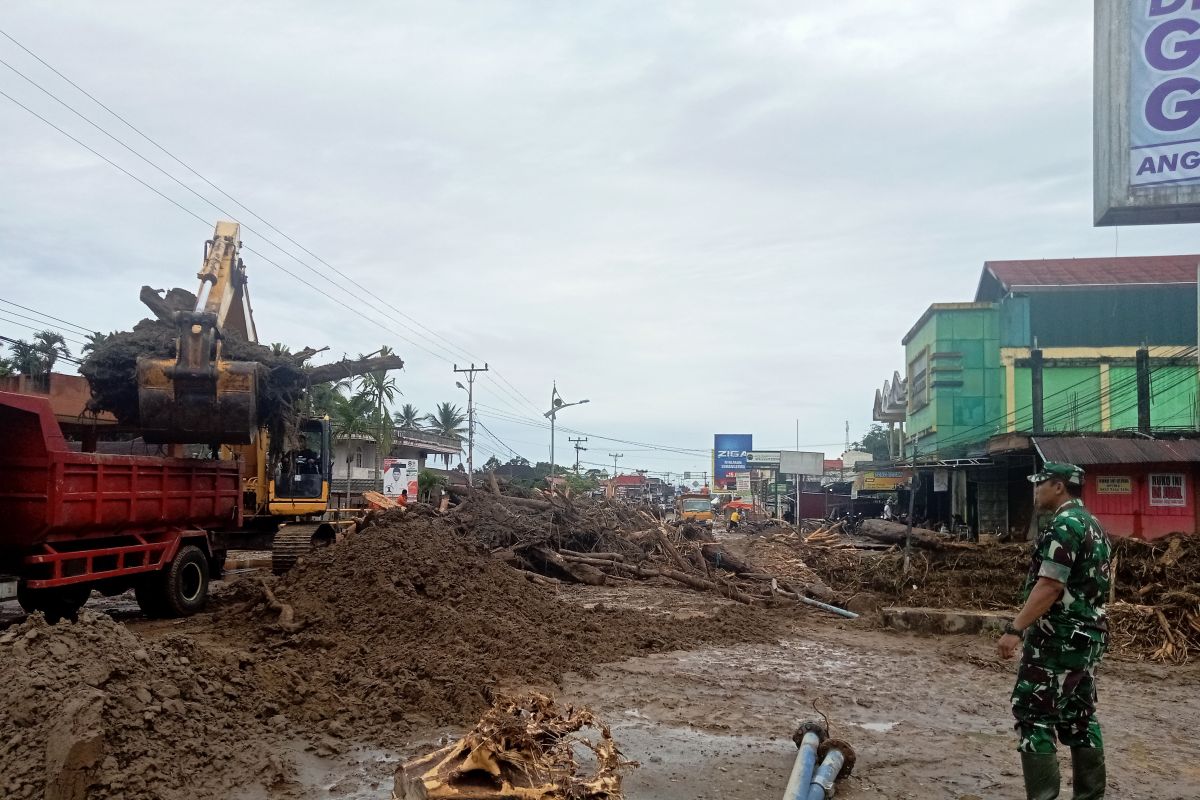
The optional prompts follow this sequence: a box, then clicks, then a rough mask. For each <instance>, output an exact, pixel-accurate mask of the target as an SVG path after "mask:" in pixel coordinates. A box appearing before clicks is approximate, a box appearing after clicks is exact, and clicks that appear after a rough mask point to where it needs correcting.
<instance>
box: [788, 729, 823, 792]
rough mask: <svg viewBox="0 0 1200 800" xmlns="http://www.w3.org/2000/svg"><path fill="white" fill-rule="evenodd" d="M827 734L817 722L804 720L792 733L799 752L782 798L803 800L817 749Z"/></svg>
mask: <svg viewBox="0 0 1200 800" xmlns="http://www.w3.org/2000/svg"><path fill="white" fill-rule="evenodd" d="M828 735H829V734H828V732H827V731H826V730H825V726H824V725H822V724H821V723H819V722H805V723H804V724H802V725H801V726H800V727H799V728H797V729H796V732H795V733H793V734H792V741H793V742H795V743H796V747H798V748H799V752H797V753H796V761H795V762H794V763H793V764H792V774H791V775H790V776H789V778H788V783H787V788H786V789H784V790H783V800H805V798H806V797H807V796H808V789H809V785H810V784H811V783H812V776H813V770H814V769H815V768H816V766H817V749H818V748H819V747H820V746H821V742H823V741H825V738H826V737H827V736H828Z"/></svg>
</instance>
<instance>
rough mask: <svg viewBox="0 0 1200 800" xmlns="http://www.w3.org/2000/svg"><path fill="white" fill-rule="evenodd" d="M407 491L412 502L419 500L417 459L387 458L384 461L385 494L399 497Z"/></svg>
mask: <svg viewBox="0 0 1200 800" xmlns="http://www.w3.org/2000/svg"><path fill="white" fill-rule="evenodd" d="M405 489H407V490H408V497H409V499H410V500H414V501H415V500H416V499H417V459H415V458H385V459H384V460H383V493H384V494H386V495H387V496H388V497H399V496H400V492H401V491H403V490H405Z"/></svg>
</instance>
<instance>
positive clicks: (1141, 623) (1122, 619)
mask: <svg viewBox="0 0 1200 800" xmlns="http://www.w3.org/2000/svg"><path fill="white" fill-rule="evenodd" d="M1113 544H1114V548H1113V552H1114V560H1113V571H1114V573H1115V575H1116V592H1115V593H1116V599H1117V600H1118V601H1120V602H1117V603H1113V604H1111V605H1110V606H1109V633H1110V636H1111V637H1112V643H1113V646H1114V647H1115V648H1119V649H1120V650H1122V651H1124V652H1127V653H1130V654H1133V655H1137V656H1139V657H1143V658H1148V659H1151V660H1153V661H1169V662H1173V663H1176V664H1183V663H1186V662H1187V661H1189V660H1191V659H1192V658H1195V657H1196V656H1197V655H1200V542H1197V541H1196V539H1195V538H1194V537H1188V536H1172V537H1169V538H1167V539H1159V540H1157V541H1155V542H1151V543H1147V542H1141V541H1138V540H1136V539H1115V540H1114V542H1113Z"/></svg>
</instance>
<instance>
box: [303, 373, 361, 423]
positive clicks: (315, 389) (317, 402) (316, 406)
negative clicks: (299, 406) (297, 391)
mask: <svg viewBox="0 0 1200 800" xmlns="http://www.w3.org/2000/svg"><path fill="white" fill-rule="evenodd" d="M348 388H350V382H349V381H337V382H336V383H318V384H314V385H313V386H309V387H308V390H307V391H306V392H305V400H306V412H305V413H307V414H308V416H310V417H323V416H326V415H329V416H331V417H332V416H333V409H334V407H335V405H336V404H337V402H338V399H339V398H341V399H345V395H344V394H342V391H343V390H344V389H348Z"/></svg>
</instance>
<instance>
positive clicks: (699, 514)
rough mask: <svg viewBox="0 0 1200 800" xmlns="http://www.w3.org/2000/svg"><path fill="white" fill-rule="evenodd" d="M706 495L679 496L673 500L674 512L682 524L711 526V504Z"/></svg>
mask: <svg viewBox="0 0 1200 800" xmlns="http://www.w3.org/2000/svg"><path fill="white" fill-rule="evenodd" d="M711 499H712V498H710V497H709V496H708V495H706V494H681V495H679V496H678V497H676V498H675V511H676V513H677V514H678V516H679V518H680V519H681V520H683V521H684V522H700V523H703V524H705V525H708V526H711V525H712V524H713V507H712V502H711Z"/></svg>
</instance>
